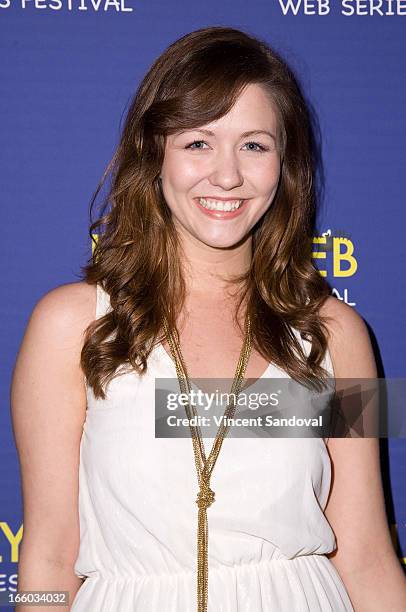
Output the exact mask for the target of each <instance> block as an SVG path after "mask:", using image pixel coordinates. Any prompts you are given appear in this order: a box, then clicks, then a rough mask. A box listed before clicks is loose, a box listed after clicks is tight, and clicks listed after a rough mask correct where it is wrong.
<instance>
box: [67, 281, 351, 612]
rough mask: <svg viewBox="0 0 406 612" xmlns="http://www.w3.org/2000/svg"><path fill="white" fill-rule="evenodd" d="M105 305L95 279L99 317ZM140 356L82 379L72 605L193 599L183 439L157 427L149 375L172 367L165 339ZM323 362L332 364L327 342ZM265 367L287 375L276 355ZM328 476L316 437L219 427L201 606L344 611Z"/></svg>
mask: <svg viewBox="0 0 406 612" xmlns="http://www.w3.org/2000/svg"><path fill="white" fill-rule="evenodd" d="M109 308H110V304H109V296H108V294H107V293H106V292H105V291H104V290H103V289H102V287H101V286H100V285H99V286H98V287H97V312H96V317H97V318H98V317H100V316H101V315H102V314H104V313H105V312H107V310H108V309H109ZM303 342H304V345H305V346H306V344H307V343H306V342H305V341H303ZM307 350H308V349H307ZM148 365H149V368H148V373H147V374H146V375H145V376H138V375H137V373H136V372H135V371H134V370H132V371H130V372H127V373H126V374H123V375H121V376H118V377H116V378H114V379H113V380H112V381H111V382H110V384H109V385H108V387H107V397H106V399H105V400H100V399H98V400H96V399H95V397H94V395H93V392H92V390H91V389H90V388H89V387H88V386H87V398H88V407H87V413H86V421H85V423H84V426H83V435H82V439H81V446H80V473H79V480H80V489H79V510H80V549H79V554H78V557H77V560H76V563H75V573H76V574H77V575H78V576H81V577H86V580H85V582H84V583H83V585H82V586H81V587H80V589H79V591H78V592H77V594H76V597H75V598H74V601H73V603H72V607H71V610H72V611H73V612H130V611H131V612H193V611H194V610H196V556H197V543H196V536H197V505H196V501H195V500H196V496H197V491H198V486H197V476H196V469H195V464H194V459H193V448H192V442H191V440H190V438H179V439H163V438H161V439H159V438H155V420H154V416H155V415H154V377H167V376H169V377H174V376H176V372H175V367H174V363H173V362H172V360H171V359H170V357H169V355H168V354H167V353H166V351H165V350H164V348H163V347H162V345H158V346H157V347H156V348H155V349H154V350H153V351H152V353H151V355H150V357H149V361H148ZM325 367H327V369H328V370H329V371H330V372H331V375H333V371H332V364H331V359H330V356H329V355H328V354H327V355H326V358H325ZM265 375H266V376H271V377H279V378H289V377H288V375H287V373H286V372H284V371H283V370H281V369H279V368H277V367H276V366H274V365H273V364H270V366H269V368H268V370H267V371H266V372H265V373H264V375H263V376H265ZM204 443H205V447H206V454H208V452H209V450H210V448H211V445H212V439H208V438H206V439H205V440H204ZM330 478H331V464H330V459H329V456H328V453H327V449H326V447H325V443H324V441H323V440H322V439H321V438H266V439H265V438H251V439H250V438H226V440H225V441H224V443H223V446H222V449H221V453H220V456H219V458H218V460H217V463H216V466H215V469H214V472H213V476H212V480H211V486H212V489H213V490H214V492H215V502H214V503H213V505H212V506H210V507H209V508H208V511H207V515H208V522H209V596H208V609H209V612H342V611H346V612H348V611H351V612H353V607H352V605H351V602H350V599H349V597H348V594H347V591H346V589H345V586H344V584H343V582H342V580H341V578H340V576H339V574H338V572H337V571H336V569H335V567H334V565H333V564H332V563H331V561H330V560H329V559H328V558H327V557H326V556H325V553H328V552H331V551H333V550H334V549H335V546H336V541H335V536H334V532H333V531H332V529H331V527H330V525H329V523H328V521H327V519H326V518H325V516H324V513H323V509H324V508H325V505H326V502H327V497H328V493H329V489H330Z"/></svg>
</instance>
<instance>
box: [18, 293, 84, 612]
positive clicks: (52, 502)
mask: <svg viewBox="0 0 406 612" xmlns="http://www.w3.org/2000/svg"><path fill="white" fill-rule="evenodd" d="M95 300H96V297H95V289H94V287H91V286H89V285H87V284H86V283H71V284H69V285H63V286H60V287H57V288H56V289H53V290H52V291H50V292H49V293H47V294H46V295H45V296H44V297H42V298H41V299H40V301H39V302H38V303H37V304H36V306H35V308H34V310H33V312H32V314H31V317H30V320H29V322H28V325H27V329H26V331H25V334H24V338H23V341H22V344H21V347H20V350H19V353H18V356H17V360H16V364H15V368H14V372H13V379H12V384H11V410H12V422H13V430H14V436H15V440H16V446H17V451H18V456H19V461H20V471H21V482H22V494H23V506H24V517H23V539H22V542H21V545H20V550H19V564H18V590H19V591H28V590H38V591H51V590H54V591H55V590H56V591H69V594H70V603H72V600H73V598H74V596H75V594H76V592H77V590H78V589H79V587H80V585H81V584H82V580H81V579H80V578H78V577H77V576H76V575H75V574H74V571H73V566H74V563H75V560H76V557H77V553H78V547H79V517H78V473H79V448H80V439H81V434H82V425H83V422H84V420H85V411H86V394H85V387H84V376H83V373H82V370H81V368H80V365H79V363H80V352H81V348H82V339H83V338H82V336H83V331H84V330H85V328H86V327H87V325H88V324H89V323H90V322H91V320H92V319H94V312H95ZM68 609H70V608H68ZM16 610H18V612H28V611H30V610H32V607H31V606H24V605H21V606H17V607H16ZM35 610H37V611H38V612H40V611H41V610H44V612H45V611H46V612H51V611H52V610H55V611H59V612H60V611H61V610H66V608H63V607H62V608H61V607H60V606H58V607H57V606H52V607H50V606H46V607H36V608H35Z"/></svg>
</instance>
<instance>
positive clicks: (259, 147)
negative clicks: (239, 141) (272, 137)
mask: <svg viewBox="0 0 406 612" xmlns="http://www.w3.org/2000/svg"><path fill="white" fill-rule="evenodd" d="M246 145H248V146H249V145H254V147H258V148H257V149H249V150H250V151H259V152H262V151H268V147H264V146H263V145H260V144H259V143H258V142H247V143H246Z"/></svg>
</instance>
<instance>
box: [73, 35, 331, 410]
mask: <svg viewBox="0 0 406 612" xmlns="http://www.w3.org/2000/svg"><path fill="white" fill-rule="evenodd" d="M252 83H255V84H259V85H261V86H262V87H263V88H264V89H265V91H266V92H267V93H268V94H269V96H270V101H272V102H273V103H274V108H275V110H276V112H277V118H278V135H277V141H278V142H277V146H278V149H279V153H280V159H281V173H280V179H279V184H278V189H277V192H276V194H275V197H274V200H273V202H272V204H271V206H270V207H269V209H268V210H267V212H266V213H265V214H264V215H263V217H262V218H261V219H260V220H259V221H258V222H257V224H256V225H255V226H254V227H253V228H252V230H251V231H252V262H251V266H250V268H249V270H248V271H247V272H246V273H245V274H243V275H240V276H239V277H238V278H236V279H235V282H236V283H238V284H239V286H240V288H242V289H240V292H239V295H240V300H239V303H238V305H237V310H236V314H235V317H236V321H237V312H238V310H239V309H240V307H241V305H242V304H243V303H244V304H245V306H246V309H247V311H248V312H249V313H250V316H251V321H252V340H253V345H254V346H255V348H256V349H257V350H258V351H259V352H260V354H261V355H262V356H263V357H264V358H266V359H267V360H269V361H272V362H274V363H275V364H276V365H277V366H279V367H282V368H283V369H285V370H286V371H287V373H288V374H289V375H290V376H291V377H292V378H293V379H295V380H296V381H298V382H301V383H302V384H305V385H306V386H310V387H312V388H316V389H320V388H321V387H323V386H324V383H323V382H322V379H323V380H324V378H325V377H327V376H328V373H327V371H326V370H325V369H324V368H322V367H321V365H320V364H321V361H322V359H323V357H324V353H325V351H326V347H327V340H326V337H327V336H328V330H327V328H326V327H325V323H324V321H325V319H324V318H322V317H321V315H320V314H319V309H320V306H321V305H322V304H323V302H324V301H325V300H326V298H327V297H328V295H329V294H330V289H329V286H328V284H327V281H326V280H325V279H323V278H322V276H321V274H320V272H319V271H318V270H317V269H316V268H315V267H314V266H313V263H312V230H313V220H314V218H315V208H316V199H317V198H316V197H315V195H316V194H315V181H314V168H315V160H316V156H315V149H314V140H313V136H312V128H311V119H310V115H309V111H308V108H307V105H306V103H305V100H304V97H303V95H302V93H301V91H300V87H299V85H298V82H297V80H296V79H295V77H294V75H293V72H292V70H291V69H290V68H289V67H288V66H287V64H286V63H285V61H284V60H283V59H282V58H281V57H280V56H279V55H278V54H277V53H276V52H275V51H274V50H273V49H271V48H270V47H269V45H267V44H266V43H265V42H264V41H261V40H260V39H258V38H256V37H254V36H252V35H250V34H248V33H246V32H243V31H240V30H237V29H233V28H227V27H220V26H215V27H209V28H204V29H199V30H196V31H194V32H191V33H189V34H187V35H185V36H183V37H182V38H180V39H179V40H177V41H175V42H174V43H173V44H171V45H170V46H169V47H168V48H167V49H166V50H165V51H164V53H162V55H160V56H159V57H158V59H157V60H156V61H155V62H154V63H153V65H152V67H151V68H150V70H149V71H148V73H147V74H146V75H145V77H144V79H143V80H142V82H141V84H140V85H139V87H138V89H137V91H136V93H135V95H134V98H133V99H132V101H131V103H130V105H129V108H128V112H127V113H126V117H125V123H124V127H123V129H122V132H121V136H120V141H119V144H118V146H117V149H116V151H115V153H114V155H113V158H112V159H111V161H110V163H109V164H108V166H107V168H106V170H105V172H104V174H103V176H102V178H101V181H100V183H99V185H98V187H97V189H96V191H95V193H94V195H93V198H92V201H91V205H90V222H91V224H90V228H89V234H90V237H91V239H92V240H93V242H94V243H95V244H94V252H93V254H92V257H91V258H90V259H89V261H88V263H87V264H86V265H85V266H83V267H82V268H81V270H82V273H83V277H84V280H85V281H86V282H87V283H89V284H95V283H100V284H101V285H102V286H103V288H104V290H105V291H106V292H107V293H108V294H109V296H110V303H111V308H112V310H111V311H110V312H109V313H107V314H106V315H105V316H102V317H100V318H99V319H97V320H95V321H93V322H92V323H91V324H90V325H89V327H88V328H87V329H86V333H85V339H84V345H83V349H82V353H81V366H82V369H83V371H84V374H85V376H86V379H87V384H88V385H89V386H90V387H91V388H92V389H93V392H94V394H95V396H96V397H98V398H103V399H104V398H105V391H104V389H103V388H104V387H105V385H106V384H107V383H108V382H109V381H110V380H111V379H112V378H113V376H114V375H115V374H116V375H117V374H118V371H117V368H118V367H119V366H121V365H123V364H128V365H129V367H130V368H134V369H135V370H136V371H137V373H138V374H143V373H144V372H146V370H147V359H148V355H149V353H150V351H151V350H152V348H153V347H154V345H155V343H156V342H157V341H158V342H161V341H162V340H163V338H164V330H163V325H162V321H163V316H164V315H165V316H166V317H167V319H168V322H169V325H170V326H171V328H172V329H174V328H175V326H176V320H177V314H178V313H179V312H180V311H181V309H182V306H183V304H184V298H185V283H184V279H183V276H182V272H181V265H180V258H179V253H180V246H179V243H178V238H177V233H176V230H175V227H174V224H173V221H172V218H171V213H170V209H169V207H168V205H167V204H166V202H165V199H164V197H163V193H162V187H161V185H160V180H159V174H160V170H161V166H162V163H163V159H164V150H165V137H166V136H167V135H169V134H173V133H175V132H177V131H179V130H181V129H190V128H195V127H200V126H202V125H204V124H206V123H209V122H211V121H215V120H217V119H219V118H220V117H222V116H223V115H225V114H226V113H227V112H228V111H229V110H230V109H231V108H232V106H233V105H234V103H235V101H236V100H237V97H238V96H239V94H240V93H241V91H242V89H243V88H244V87H245V86H246V85H248V84H252ZM108 178H109V179H110V183H111V184H110V186H109V188H108V193H107V196H106V197H105V198H104V200H103V203H102V207H101V210H100V216H99V218H98V219H97V220H96V221H95V222H93V223H92V208H93V205H94V203H95V201H96V198H97V196H98V194H99V193H100V191H101V188H102V187H103V185H104V184H105V183H106V180H107V179H108ZM95 230H98V232H97V240H96V239H95V238H94V233H95ZM291 327H294V328H296V330H298V331H299V332H300V334H301V337H302V338H304V339H305V340H308V341H310V342H311V351H310V354H309V355H308V356H306V354H305V352H304V351H303V349H302V346H301V343H300V342H299V341H298V339H297V338H296V337H295V334H294V333H292V330H291ZM240 329H241V327H240Z"/></svg>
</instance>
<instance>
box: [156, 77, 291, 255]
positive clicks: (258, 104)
mask: <svg viewBox="0 0 406 612" xmlns="http://www.w3.org/2000/svg"><path fill="white" fill-rule="evenodd" d="M242 126H243V129H241V127H242ZM246 126H250V127H251V129H249V130H244V128H245V127H246ZM277 127H278V119H277V113H276V112H275V110H274V109H273V104H272V101H271V98H270V96H269V94H268V93H267V90H266V89H264V88H263V87H262V86H260V85H256V84H250V85H247V86H246V87H245V88H244V89H243V90H242V92H241V93H240V95H239V97H238V99H237V101H236V102H235V104H234V106H233V107H232V109H231V110H230V111H229V112H228V113H227V114H226V115H224V116H223V117H221V118H219V119H217V121H214V122H211V123H209V124H207V125H206V128H205V129H196V130H194V129H192V130H182V131H181V132H179V133H177V132H175V133H174V134H172V135H170V136H169V137H168V138H167V140H166V146H165V157H164V161H163V164H162V169H161V180H162V191H163V195H164V198H165V202H166V203H167V205H168V206H169V208H170V209H171V211H172V219H173V221H174V225H175V227H176V230H177V233H178V236H179V237H180V238H181V239H185V238H186V236H193V238H194V239H195V240H197V241H199V242H202V243H204V244H206V245H208V246H211V247H217V248H225V247H230V246H233V245H234V244H235V243H237V242H239V241H240V240H242V239H244V238H245V237H246V236H247V234H248V233H249V232H250V230H251V228H252V227H253V226H254V225H255V224H256V223H257V222H258V221H259V220H260V219H261V218H262V216H263V215H264V213H265V212H266V211H267V209H268V208H269V206H270V204H271V203H272V201H273V199H274V196H275V193H276V190H277V188H278V182H279V177H280V152H279V150H278V148H277V143H276V137H275V134H276V133H277ZM254 135H255V136H256V137H257V140H256V141H252V140H248V139H249V138H252V137H253V136H254ZM199 136H200V137H202V136H204V137H205V140H198V138H199ZM191 141H192V142H191ZM196 145H199V146H196ZM202 213H203V215H202ZM207 217H209V218H211V219H213V221H215V220H218V221H219V223H215V222H212V223H207ZM223 221H229V223H226V224H224V223H223ZM231 221H233V222H232V223H231ZM186 239H187V238H186Z"/></svg>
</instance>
